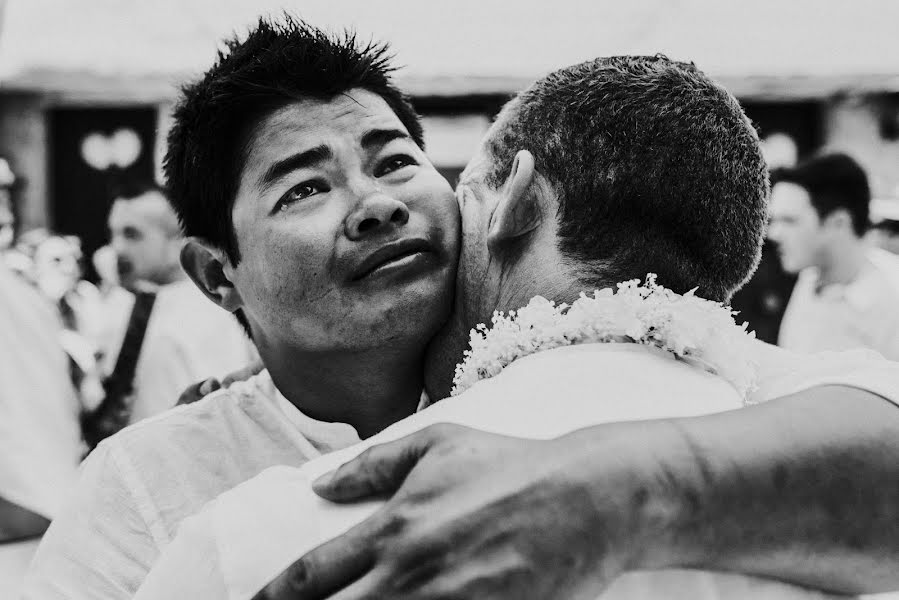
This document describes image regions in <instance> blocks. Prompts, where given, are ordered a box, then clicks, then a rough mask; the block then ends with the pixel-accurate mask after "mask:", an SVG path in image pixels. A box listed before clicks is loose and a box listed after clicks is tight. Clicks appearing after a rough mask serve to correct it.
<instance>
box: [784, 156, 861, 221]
mask: <svg viewBox="0 0 899 600" xmlns="http://www.w3.org/2000/svg"><path fill="white" fill-rule="evenodd" d="M771 183H772V185H776V184H778V183H792V184H795V185H798V186H800V187H801V188H803V189H804V190H805V191H806V192H808V196H809V201H810V202H811V204H812V207H814V209H815V212H817V213H818V217H820V218H821V219H825V218H826V217H828V216H829V215H831V214H832V213H833V212H834V211H836V210H844V211H846V212H847V213H848V214H849V217H850V218H851V219H852V230H853V231H854V233H855V235H856V236H857V237H861V236H862V235H864V233H865V231H867V230H868V227H869V226H870V224H871V220H870V214H869V209H870V204H871V191H870V189H869V187H868V177H867V175H865V170H864V169H862V167H861V165H859V164H858V163H857V162H856V161H855V160H853V159H852V158H850V157H849V156H847V155H845V154H841V153H832V154H822V155H820V156H814V157H812V158H810V159H808V160H806V161H803V162H802V163H800V164H798V165H797V166H795V167H790V168H780V169H775V170H774V171H772V173H771Z"/></svg>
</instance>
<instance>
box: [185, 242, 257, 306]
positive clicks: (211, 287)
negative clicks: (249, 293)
mask: <svg viewBox="0 0 899 600" xmlns="http://www.w3.org/2000/svg"><path fill="white" fill-rule="evenodd" d="M226 265H230V261H229V260H228V257H227V255H226V254H225V252H224V251H223V250H221V249H219V248H216V247H215V246H213V245H212V244H210V243H209V242H207V241H206V240H204V239H202V238H198V237H189V238H187V239H186V240H185V241H184V245H183V246H182V247H181V267H182V268H183V269H184V271H185V272H186V273H187V276H188V277H190V278H191V279H192V280H193V282H194V283H195V284H196V285H197V287H199V288H200V290H201V291H202V292H203V293H204V294H206V297H207V298H209V299H210V300H212V301H213V302H215V303H216V304H218V305H219V306H221V307H222V308H224V309H225V310H227V311H228V312H234V311H235V310H237V309H238V308H240V307H241V306H242V305H243V301H242V300H241V298H240V293H238V291H237V288H235V287H234V284H233V283H231V281H230V280H229V279H228V277H227V276H226V275H225V266H226Z"/></svg>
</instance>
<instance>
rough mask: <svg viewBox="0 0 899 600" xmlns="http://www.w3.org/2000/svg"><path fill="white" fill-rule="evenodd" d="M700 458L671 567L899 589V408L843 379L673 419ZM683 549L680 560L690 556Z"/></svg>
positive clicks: (834, 586) (689, 466)
mask: <svg viewBox="0 0 899 600" xmlns="http://www.w3.org/2000/svg"><path fill="white" fill-rule="evenodd" d="M672 424H673V425H674V427H675V428H676V429H677V430H678V431H679V432H680V434H681V437H682V439H683V440H684V443H685V444H686V446H687V447H688V448H689V450H688V452H689V453H690V454H691V455H692V460H689V461H683V462H681V463H675V464H674V465H673V466H670V467H669V468H670V469H671V471H670V473H669V476H670V477H671V479H673V480H677V481H678V482H681V483H680V484H679V485H678V486H677V487H678V491H677V494H679V496H680V498H679V501H678V502H677V506H678V511H677V515H676V519H675V520H674V521H673V523H672V525H673V526H672V527H671V529H670V532H671V539H672V540H673V541H672V543H671V546H670V552H669V555H668V556H664V555H663V556H658V557H654V558H651V557H649V556H648V557H647V558H650V559H651V560H659V561H660V563H661V564H663V565H667V566H696V567H702V568H707V569H719V570H731V571H739V572H743V573H753V574H758V575H764V576H769V577H773V578H778V579H785V580H788V581H793V582H797V583H803V584H807V585H811V586H814V587H820V588H825V589H831V590H836V591H843V592H850V593H856V592H877V591H886V590H895V589H899V569H897V568H896V565H897V564H899V407H897V406H895V405H893V404H891V403H890V402H887V401H886V400H884V399H882V398H880V397H878V396H875V395H873V394H870V393H867V392H864V391H861V390H856V389H852V388H845V387H839V386H828V387H820V388H815V389H812V390H809V391H806V392H802V393H799V394H795V395H793V396H789V397H786V398H781V399H778V400H775V401H772V402H769V403H767V404H763V405H759V406H754V407H751V408H747V409H745V410H741V411H732V412H728V413H722V414H719V415H712V416H708V417H701V418H693V419H685V420H678V421H672ZM679 557H680V558H679Z"/></svg>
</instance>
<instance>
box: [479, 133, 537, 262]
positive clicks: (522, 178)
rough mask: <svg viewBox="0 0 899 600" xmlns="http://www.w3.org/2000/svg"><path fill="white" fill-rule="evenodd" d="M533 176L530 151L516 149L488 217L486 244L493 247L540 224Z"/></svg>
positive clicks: (534, 172) (534, 175)
mask: <svg viewBox="0 0 899 600" xmlns="http://www.w3.org/2000/svg"><path fill="white" fill-rule="evenodd" d="M536 177H537V170H536V167H535V166H534V155H533V154H531V153H530V152H528V151H527V150H521V151H519V152H518V154H516V155H515V162H514V163H513V164H512V170H511V172H510V173H509V178H508V179H507V180H506V182H505V183H504V184H503V188H502V195H501V198H500V201H499V204H498V205H497V207H496V210H495V211H494V212H493V215H492V217H491V220H490V228H489V231H488V234H487V244H488V246H491V247H495V246H497V245H499V244H502V243H504V242H508V241H511V240H513V239H515V238H518V237H521V236H522V235H524V234H526V233H529V232H530V231H533V230H534V229H536V228H537V226H538V225H540V223H541V222H542V220H543V211H542V209H541V206H540V194H539V193H538V191H537V190H536V189H534V185H533V184H534V183H535V180H536Z"/></svg>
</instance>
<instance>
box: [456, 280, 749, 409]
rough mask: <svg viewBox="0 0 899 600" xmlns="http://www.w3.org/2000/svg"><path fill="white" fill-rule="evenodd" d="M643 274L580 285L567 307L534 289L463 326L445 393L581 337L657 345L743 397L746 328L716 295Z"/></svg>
mask: <svg viewBox="0 0 899 600" xmlns="http://www.w3.org/2000/svg"><path fill="white" fill-rule="evenodd" d="M655 280H656V277H655V275H653V274H649V275H647V277H646V282H645V283H644V284H641V283H640V281H639V280H638V279H634V280H631V281H625V282H623V283H619V284H618V290H617V291H613V290H611V289H604V290H596V291H594V292H593V294H592V296H591V295H587V294H584V293H582V294H581V295H580V298H578V299H577V300H575V302H574V303H573V304H572V305H571V306H570V307H569V306H568V305H566V304H561V305H556V304H555V303H554V302H551V301H549V300H547V299H546V298H543V297H541V296H535V297H534V298H532V299H531V301H530V302H528V304H527V306H525V307H523V308H521V309H520V310H518V311H517V312H516V311H510V312H509V314H508V316H506V315H504V314H503V313H502V312H496V313H494V315H493V318H492V320H491V321H492V323H491V327H490V328H488V327H487V326H486V325H483V324H481V325H478V326H477V327H476V328H475V329H472V330H471V334H470V349H469V350H466V351H465V355H464V359H463V361H462V362H461V363H460V364H459V365H457V366H456V375H455V378H454V379H453V390H452V395H454V396H456V395H458V394H461V393H462V392H464V391H465V390H466V389H468V388H469V387H471V386H472V385H474V384H475V383H477V382H478V381H480V380H481V379H488V378H490V377H493V376H495V375H498V374H499V373H500V372H501V371H502V370H503V369H504V368H505V367H507V366H508V365H510V364H511V363H512V362H514V361H515V360H517V359H519V358H522V357H524V356H528V355H530V354H536V353H537V352H542V351H544V350H551V349H553V348H560V347H562V346H570V345H573V344H589V343H616V342H625V343H635V344H645V345H648V346H654V347H656V348H660V349H662V350H665V351H667V352H669V353H671V354H672V355H674V356H675V357H677V358H679V359H681V360H684V361H686V362H689V363H690V364H692V365H694V366H697V367H699V368H702V369H704V370H707V371H709V372H712V373H715V374H717V375H719V376H720V377H722V378H724V379H725V380H727V381H728V382H730V384H731V385H733V386H734V388H735V389H736V390H737V392H738V393H739V394H740V395H741V396H743V398H744V399H745V398H746V396H747V394H748V393H749V392H750V391H751V390H752V389H753V388H754V387H755V379H756V371H757V365H755V364H754V363H753V362H752V360H751V359H750V358H749V355H750V352H749V348H748V344H749V343H750V341H751V340H752V339H753V337H754V334H751V333H748V332H747V331H746V324H745V323H744V324H743V326H742V327H740V326H737V325H736V323H734V319H733V315H734V313H733V312H732V311H731V310H730V309H728V308H726V307H724V306H722V305H721V304H720V303H717V302H712V301H710V300H705V299H703V298H699V297H697V296H696V295H694V291H695V290H691V291H690V292H688V293H686V294H684V295H680V294H676V293H674V292H672V291H671V290H669V289H666V288H664V287H662V286H660V285H658V284H656V281H655Z"/></svg>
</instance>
